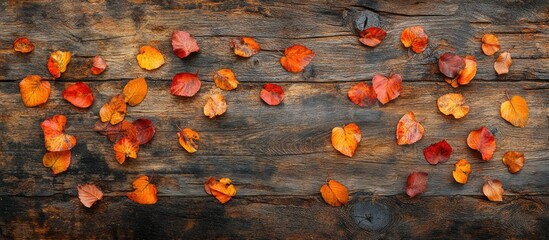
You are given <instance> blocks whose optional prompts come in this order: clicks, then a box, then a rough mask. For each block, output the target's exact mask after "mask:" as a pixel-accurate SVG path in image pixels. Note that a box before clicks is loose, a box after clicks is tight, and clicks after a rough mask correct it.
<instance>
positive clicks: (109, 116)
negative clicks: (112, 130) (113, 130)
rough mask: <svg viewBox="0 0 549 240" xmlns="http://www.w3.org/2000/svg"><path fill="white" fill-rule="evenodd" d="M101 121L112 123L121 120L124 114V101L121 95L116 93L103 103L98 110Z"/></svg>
mask: <svg viewBox="0 0 549 240" xmlns="http://www.w3.org/2000/svg"><path fill="white" fill-rule="evenodd" d="M99 116H100V117H101V121H102V122H110V123H111V124H112V125H114V124H117V123H119V122H122V120H124V117H125V116H126V102H125V101H124V98H123V97H122V95H120V94H118V95H116V96H114V97H112V98H111V100H110V101H109V102H108V103H105V104H103V107H101V109H100V110H99Z"/></svg>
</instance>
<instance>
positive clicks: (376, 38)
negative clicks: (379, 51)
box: [360, 27, 387, 47]
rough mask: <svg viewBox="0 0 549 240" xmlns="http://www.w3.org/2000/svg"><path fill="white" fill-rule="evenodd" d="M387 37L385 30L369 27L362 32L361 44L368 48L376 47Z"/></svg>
mask: <svg viewBox="0 0 549 240" xmlns="http://www.w3.org/2000/svg"><path fill="white" fill-rule="evenodd" d="M385 36H387V33H386V32H385V31H383V29H381V28H378V27H369V28H366V29H364V30H363V31H362V32H360V42H361V43H362V44H364V45H366V46H368V47H375V46H377V45H378V44H379V43H381V41H382V40H383V39H384V38H385Z"/></svg>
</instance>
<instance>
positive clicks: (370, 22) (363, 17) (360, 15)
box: [343, 8, 381, 34]
mask: <svg viewBox="0 0 549 240" xmlns="http://www.w3.org/2000/svg"><path fill="white" fill-rule="evenodd" d="M343 19H344V21H345V22H346V23H347V25H348V26H349V27H351V28H352V30H353V31H354V32H355V33H357V34H358V33H360V32H362V30H364V29H366V28H368V27H372V26H376V27H379V26H380V24H381V23H380V20H379V15H378V14H377V13H375V12H372V11H370V10H362V9H355V8H351V9H347V10H345V11H344V12H343Z"/></svg>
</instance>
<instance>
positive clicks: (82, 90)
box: [63, 82, 93, 108]
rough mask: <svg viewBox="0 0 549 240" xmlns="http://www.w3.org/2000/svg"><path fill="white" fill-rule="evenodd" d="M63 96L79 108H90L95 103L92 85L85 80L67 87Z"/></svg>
mask: <svg viewBox="0 0 549 240" xmlns="http://www.w3.org/2000/svg"><path fill="white" fill-rule="evenodd" d="M63 98H64V99H65V100H67V101H68V102H70V103H71V104H72V105H74V106H75V107H79V108H88V107H90V106H91V105H92V104H93V93H92V91H91V89H90V87H88V85H87V84H85V83H83V82H77V83H75V84H73V85H71V86H69V87H68V88H65V90H64V91H63Z"/></svg>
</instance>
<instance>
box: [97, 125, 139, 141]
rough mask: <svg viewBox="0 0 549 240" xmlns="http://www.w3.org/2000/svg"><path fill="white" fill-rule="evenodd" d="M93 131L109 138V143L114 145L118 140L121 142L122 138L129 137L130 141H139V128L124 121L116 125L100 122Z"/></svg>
mask: <svg viewBox="0 0 549 240" xmlns="http://www.w3.org/2000/svg"><path fill="white" fill-rule="evenodd" d="M136 121H137V120H136ZM134 122H135V121H134ZM93 130H94V131H96V132H98V133H100V134H102V135H105V136H107V138H108V139H109V141H111V142H113V143H116V142H118V140H120V139H121V138H122V137H127V138H129V139H130V140H131V139H139V138H138V134H139V133H138V130H137V127H135V126H134V124H132V123H130V122H128V121H126V120H123V121H122V122H120V123H117V124H115V125H112V124H110V123H109V122H101V120H99V121H97V122H96V123H95V126H94V127H93Z"/></svg>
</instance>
